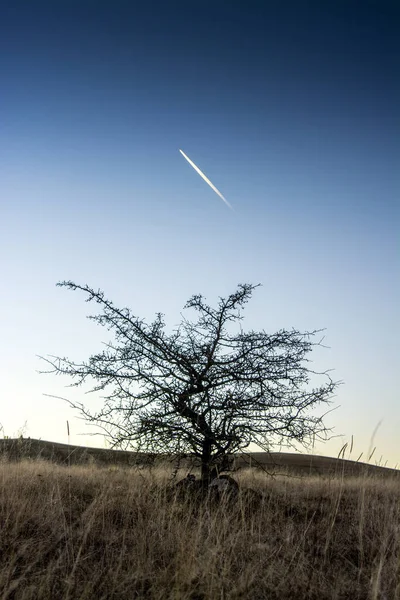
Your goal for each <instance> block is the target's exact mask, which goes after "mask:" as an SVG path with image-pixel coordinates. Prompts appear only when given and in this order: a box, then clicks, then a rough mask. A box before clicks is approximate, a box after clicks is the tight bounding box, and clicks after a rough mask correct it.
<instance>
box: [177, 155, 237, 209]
mask: <svg viewBox="0 0 400 600" xmlns="http://www.w3.org/2000/svg"><path fill="white" fill-rule="evenodd" d="M179 152H180V153H181V154H182V156H183V157H184V158H186V160H187V161H188V163H189V165H190V166H192V167H193V169H194V170H195V171H196V172H197V173H198V174H199V175H200V177H202V178H203V179H204V181H205V182H206V183H208V185H209V186H210V188H211V189H212V190H214V192H215V193H216V194H218V196H219V197H220V198H221V200H223V201H224V202H225V204H226V205H227V206H229V208H230V209H231V210H233V208H232V206H231V205H230V204H229V202H228V200H227V199H226V198H224V196H223V195H222V194H221V192H220V191H219V190H217V188H216V187H215V185H213V184H212V183H211V181H210V180H209V179H208V177H206V176H205V175H204V173H203V172H202V171H200V169H199V167H197V166H196V165H195V164H194V162H193V161H191V160H190V158H189V157H188V156H186V154H185V153H184V152H183V150H181V149H179Z"/></svg>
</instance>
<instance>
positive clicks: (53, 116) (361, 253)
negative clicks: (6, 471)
mask: <svg viewBox="0 0 400 600" xmlns="http://www.w3.org/2000/svg"><path fill="white" fill-rule="evenodd" d="M399 12H400V8H399V5H398V2H397V1H393V2H389V1H386V0H380V1H379V2H378V1H376V2H375V1H369V0H363V1H361V0H360V1H358V2H354V1H352V0H346V1H327V2H321V1H318V2H307V1H305V0H304V1H302V2H298V1H292V2H284V1H282V0H277V1H273V2H268V1H264V2H234V1H230V2H220V1H218V0H212V1H210V2H201V3H194V2H184V3H183V2H180V3H178V2H146V3H141V4H140V3H138V2H130V1H129V2H128V1H124V2H123V1H115V2H101V1H99V0H96V1H91V2H90V1H88V0H79V1H72V0H69V1H66V0H58V1H57V2H47V3H43V2H40V1H39V0H38V1H35V2H25V3H24V2H18V1H15V2H12V3H11V2H9V3H7V5H6V3H2V7H1V9H0V73H1V78H0V88H1V89H0V120H1V121H0V122H1V131H0V205H1V213H0V261H1V262H0V268H1V274H2V278H1V279H2V284H3V286H2V310H1V313H0V327H1V332H2V335H1V349H0V352H1V357H0V358H1V360H0V364H1V370H2V372H1V380H2V385H1V392H0V394H1V396H0V398H1V402H0V409H1V410H0V423H1V424H2V425H3V427H4V433H5V434H6V435H9V436H13V435H16V434H18V432H19V431H20V430H21V429H23V431H24V434H25V435H27V436H28V435H29V436H30V437H32V438H42V439H47V440H52V441H60V442H66V441H67V434H66V420H67V419H68V420H69V422H70V426H71V442H72V443H78V444H89V445H100V446H102V445H104V444H103V441H102V439H101V438H90V437H88V436H87V432H88V431H89V429H88V427H87V426H86V425H85V423H84V422H82V421H80V420H78V419H77V418H76V414H75V413H74V412H73V411H72V409H70V408H69V407H68V406H67V404H66V403H63V402H62V401H59V400H54V399H51V398H48V397H46V396H44V395H43V394H44V393H45V394H56V395H62V396H66V397H68V398H70V399H75V400H76V399H81V397H82V396H81V395H80V393H79V391H78V392H77V391H74V390H71V389H68V388H65V386H66V385H67V384H68V383H69V381H68V380H66V379H62V378H60V377H55V376H50V375H47V376H46V375H39V374H38V372H37V371H38V370H40V369H41V368H43V367H44V365H43V364H41V362H40V361H39V360H38V358H37V356H36V355H46V354H54V355H61V356H64V355H66V356H69V357H70V358H72V359H75V360H80V359H85V358H87V357H88V356H89V355H90V354H91V353H95V352H97V351H98V350H99V349H101V345H100V344H101V342H102V341H108V340H109V339H110V336H109V334H108V333H107V332H106V331H103V330H102V329H100V328H98V327H96V325H95V324H93V323H91V322H90V321H88V320H87V319H85V316H86V315H87V314H90V313H91V312H92V311H91V310H90V309H91V308H92V305H87V304H85V302H84V299H85V297H84V296H83V295H82V294H79V293H78V292H69V291H68V290H66V289H60V288H56V287H55V284H56V282H57V281H59V280H64V279H72V280H73V281H76V282H77V283H81V284H84V283H87V284H89V285H91V286H93V287H95V288H96V289H97V288H101V289H103V290H104V291H105V293H106V295H107V296H108V297H109V298H110V299H112V300H113V301H114V302H115V303H116V304H119V305H124V306H129V307H130V308H131V309H132V310H133V312H134V313H135V314H136V315H138V316H140V317H145V318H146V319H148V320H152V319H153V317H154V313H155V312H157V311H161V312H164V313H165V315H166V321H167V323H168V324H169V325H170V326H173V325H176V324H177V323H178V322H179V319H180V311H181V310H182V307H183V305H184V304H185V302H186V300H187V299H188V298H189V297H190V296H191V295H192V294H194V293H202V294H204V295H205V296H206V298H207V300H208V301H209V302H210V303H215V302H216V301H217V299H218V296H225V295H227V294H229V293H231V292H233V291H234V290H235V289H236V285H237V284H238V283H242V282H249V283H258V282H260V283H262V284H263V287H262V288H259V289H257V290H256V291H255V292H254V297H253V299H252V301H251V302H250V303H249V304H248V305H247V309H246V311H245V313H244V316H245V321H244V323H243V325H244V327H248V328H249V329H250V328H255V329H265V330H266V331H270V332H274V331H275V330H277V329H279V328H282V327H286V328H291V327H295V328H299V329H315V328H327V330H326V338H325V342H326V344H327V345H328V346H329V349H324V350H320V351H318V352H316V353H315V361H316V366H317V367H320V368H322V369H326V368H332V369H334V372H333V376H334V378H336V379H338V380H343V381H344V385H343V386H341V387H340V388H339V390H338V394H337V396H336V398H335V405H337V406H338V408H337V410H336V411H335V412H334V413H332V414H331V415H330V416H329V418H328V419H327V424H328V425H330V426H334V427H335V428H336V430H335V433H336V434H337V435H340V436H341V437H338V438H336V439H334V440H332V441H331V442H329V443H327V444H326V445H325V446H322V445H321V446H318V447H317V448H316V451H317V452H319V453H321V454H327V455H337V453H338V451H339V449H340V447H341V446H342V444H343V443H344V442H345V441H348V440H349V439H350V436H351V435H352V434H353V435H354V450H353V456H352V457H353V458H357V456H358V454H360V453H361V452H362V451H363V452H364V456H365V453H367V452H368V448H369V446H370V443H371V437H372V434H373V431H374V429H375V428H376V426H377V425H378V424H379V423H380V426H379V429H378V431H377V433H376V435H375V438H374V441H373V445H376V446H377V450H376V453H375V455H374V457H373V459H372V462H373V461H374V460H375V457H376V458H377V460H380V457H381V456H382V457H383V458H382V463H385V461H388V465H389V466H394V465H395V464H396V463H399V464H400V444H399V437H398V436H399V431H400V397H399V384H398V371H399V350H398V339H399V335H400V328H399V310H398V306H399V305H400V293H399V291H400V290H399V262H400V261H399V236H398V234H399V224H400V218H399V217H400V215H399V212H400V210H399V206H400V204H399V192H400V185H399V172H400V170H399V158H400V136H399V134H400V127H399V108H398V107H399V106H400V77H399V76H400V69H399V67H400V44H399V42H398V38H399V35H398V33H399V30H400V28H399V25H400V17H399ZM179 148H181V149H182V150H183V151H184V152H185V153H186V154H187V155H188V156H189V157H190V158H191V159H192V160H193V161H194V162H195V163H196V164H197V165H198V166H199V168H200V169H202V170H203V171H204V172H205V174H206V175H207V176H208V177H209V178H210V179H211V181H212V182H213V183H214V185H215V186H217V188H218V189H219V190H220V191H221V192H222V194H224V196H225V197H226V198H227V200H228V201H229V202H230V203H231V204H232V206H233V208H234V212H233V211H230V210H229V208H228V207H227V206H226V205H225V204H224V203H223V202H222V200H221V199H220V198H219V197H218V196H217V195H216V194H215V193H214V192H213V191H212V190H211V189H210V188H209V187H208V186H207V184H206V183H205V182H204V181H203V180H202V179H201V178H200V177H199V176H198V175H197V174H196V173H195V171H194V170H193V169H192V168H191V167H190V166H189V165H188V164H187V162H186V161H185V160H184V158H183V157H182V156H181V154H180V153H179V151H178V149H179ZM93 308H94V307H93ZM96 402H98V400H96V398H93V397H91V398H90V401H89V404H90V406H92V407H94V406H96ZM25 423H26V424H27V426H26V428H24V424H25ZM80 434H83V435H80Z"/></svg>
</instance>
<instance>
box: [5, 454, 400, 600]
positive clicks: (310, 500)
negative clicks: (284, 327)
mask: <svg viewBox="0 0 400 600" xmlns="http://www.w3.org/2000/svg"><path fill="white" fill-rule="evenodd" d="M238 479H239V480H240V483H241V486H242V488H246V487H251V488H253V489H257V490H259V491H260V492H262V494H263V500H262V502H261V504H260V505H259V506H258V507H250V506H249V505H248V504H246V502H245V500H244V499H242V500H239V501H237V502H234V503H231V504H226V503H224V502H222V503H220V504H218V505H216V504H210V503H207V502H204V501H201V502H195V501H194V500H193V501H191V500H188V501H181V500H179V499H176V498H173V497H171V494H170V493H169V490H168V473H167V471H165V470H164V471H162V470H158V471H140V472H139V471H135V470H128V469H123V468H112V469H110V468H108V469H107V468H99V467H93V466H92V467H90V466H81V467H79V466H74V467H71V468H69V469H68V468H67V467H61V466H57V465H54V464H50V463H46V462H44V461H43V462H40V461H31V462H20V463H7V462H3V463H1V464H0V483H1V491H0V494H1V495H0V523H1V539H0V556H1V564H0V599H1V600H6V599H10V600H11V599H13V600H14V599H15V600H28V599H29V600H30V599H32V600H33V599H35V600H37V599H52V600H54V599H70V600H76V599H80V600H83V599H96V600H101V599H106V598H107V599H112V598H114V599H124V598H129V599H134V598H143V599H160V600H161V599H163V600H168V599H171V600H172V599H173V600H183V599H188V600H189V599H191V600H203V599H204V600H205V599H213V600H214V599H215V600H218V599H239V598H242V599H244V598H249V599H252V600H257V599H260V600H261V599H263V600H264V599H268V600H275V599H276V600H278V599H279V600H285V599H291V600H297V599H300V600H301V599H303V598H304V599H306V598H307V599H315V600H317V599H318V600H323V599H330V600H333V599H337V600H339V599H340V600H342V599H347V598H348V599H351V600H355V599H360V600H361V599H362V600H364V599H371V600H377V599H382V600H384V599H386V600H395V599H400V482H399V481H398V480H396V481H395V480H390V479H387V480H384V479H382V478H380V479H373V478H370V477H368V478H367V477H365V478H357V479H355V478H353V479H350V478H349V479H343V478H342V479H341V478H335V479H325V480H323V479H317V478H311V477H309V478H303V479H297V478H288V477H281V478H276V479H270V478H267V477H266V475H265V474H262V473H255V472H247V473H245V472H242V473H241V474H240V476H238Z"/></svg>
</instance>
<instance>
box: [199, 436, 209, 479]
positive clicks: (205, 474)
mask: <svg viewBox="0 0 400 600" xmlns="http://www.w3.org/2000/svg"><path fill="white" fill-rule="evenodd" d="M211 449H212V442H211V440H210V439H209V438H207V437H206V438H204V440H203V448H202V453H201V479H202V481H203V482H204V483H205V484H206V485H208V484H209V483H210V470H211Z"/></svg>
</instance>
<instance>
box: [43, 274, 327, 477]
mask: <svg viewBox="0 0 400 600" xmlns="http://www.w3.org/2000/svg"><path fill="white" fill-rule="evenodd" d="M57 285H58V286H61V287H66V288H68V289H70V290H80V291H82V292H84V293H85V294H86V295H87V300H86V301H87V302H91V301H94V302H96V303H97V304H99V305H100V307H101V312H100V313H99V314H96V315H92V316H90V317H89V318H90V319H92V320H94V321H95V322H96V323H98V324H99V325H101V326H103V327H106V328H107V329H108V330H111V331H112V332H113V334H114V340H113V341H112V342H110V343H107V344H106V345H105V349H104V350H103V351H101V352H99V353H98V354H94V355H92V356H90V357H89V359H88V360H87V361H83V362H80V363H79V362H78V363H77V362H73V361H71V360H69V359H68V358H60V357H54V356H51V357H48V358H45V359H44V360H46V361H47V362H48V363H49V364H50V365H51V369H50V370H48V371H46V372H47V373H50V372H51V373H57V374H62V375H67V376H69V377H71V378H72V379H73V383H72V384H71V385H73V386H81V385H82V384H84V383H87V382H89V381H90V382H91V383H92V389H91V391H92V392H98V393H100V392H101V396H102V399H103V406H102V407H101V408H100V409H99V410H98V411H96V412H91V411H89V410H88V408H87V407H85V406H84V405H83V404H81V403H78V404H77V403H72V402H70V404H71V405H72V406H73V407H74V408H76V409H78V410H79V412H80V414H81V416H83V417H84V418H85V419H86V420H87V421H88V422H90V423H92V424H95V425H97V426H100V427H101V428H102V429H103V431H104V432H105V433H106V435H107V436H108V438H109V440H111V442H112V444H113V447H117V448H134V449H136V450H140V451H143V452H153V453H154V452H168V453H177V454H180V455H182V454H185V455H190V456H193V457H196V458H197V459H198V460H199V461H200V462H201V465H202V477H203V478H204V479H207V478H208V477H209V474H210V470H211V468H212V467H220V468H225V467H226V464H227V459H228V458H229V457H230V456H231V455H232V454H234V453H236V452H239V451H243V450H245V449H246V448H247V447H248V446H249V444H250V443H254V444H257V445H258V446H259V447H261V448H263V449H270V448H271V447H272V446H274V445H276V444H280V445H282V444H283V445H292V444H294V443H295V442H300V443H303V444H306V443H307V442H309V441H310V440H311V439H312V438H313V437H321V438H324V437H325V436H326V434H327V429H326V427H325V425H324V422H323V417H322V416H316V415H315V414H313V412H312V411H313V409H314V408H315V407H316V406H317V405H319V404H321V403H329V402H330V400H331V397H332V395H333V393H334V391H335V389H336V387H337V385H338V383H337V382H334V381H333V380H332V379H331V377H330V374H329V372H328V371H325V372H323V373H317V372H315V371H313V370H312V369H311V368H309V362H310V361H309V359H308V355H309V353H310V352H311V351H312V350H313V348H314V347H315V346H321V345H322V343H321V340H317V341H315V338H316V336H317V335H318V334H319V333H320V330H314V331H311V332H300V331H297V330H295V329H291V330H286V329H282V330H279V331H277V332H275V333H272V334H268V333H266V332H265V331H264V330H262V331H248V332H244V331H243V329H242V326H241V320H242V319H243V317H242V309H243V307H244V306H245V304H246V303H247V302H248V301H249V299H250V298H251V296H252V293H253V291H254V290H255V288H257V287H258V286H257V285H251V284H240V285H239V286H238V288H237V290H236V291H235V292H234V293H233V294H231V295H229V296H228V297H227V298H220V299H219V302H218V305H217V306H216V308H213V307H211V306H209V305H208V304H207V303H206V302H205V299H204V298H203V296H201V295H194V296H192V297H191V298H190V299H189V300H188V302H187V303H186V305H185V309H193V310H194V311H195V312H196V313H197V320H194V321H193V320H189V319H188V318H186V317H185V316H183V317H182V321H181V324H180V325H179V326H178V327H177V328H176V329H174V330H173V331H172V333H170V334H168V333H167V332H166V328H165V323H164V317H163V315H162V313H158V314H157V315H156V318H155V320H154V322H153V323H151V324H146V323H145V321H144V320H142V319H139V318H138V317H136V316H134V315H133V314H132V312H131V310H130V309H128V308H117V307H116V306H114V304H113V303H112V302H111V301H109V300H107V299H106V298H105V295H104V293H103V292H102V291H100V290H98V291H95V290H94V289H92V288H90V287H89V286H87V285H83V286H81V285H77V284H75V283H73V282H72V281H64V282H60V283H59V284H57ZM235 326H236V327H235ZM234 329H236V331H233V330H234ZM316 376H322V377H323V380H324V381H323V383H320V384H319V385H317V386H314V387H311V383H312V381H314V379H315V378H316Z"/></svg>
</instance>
